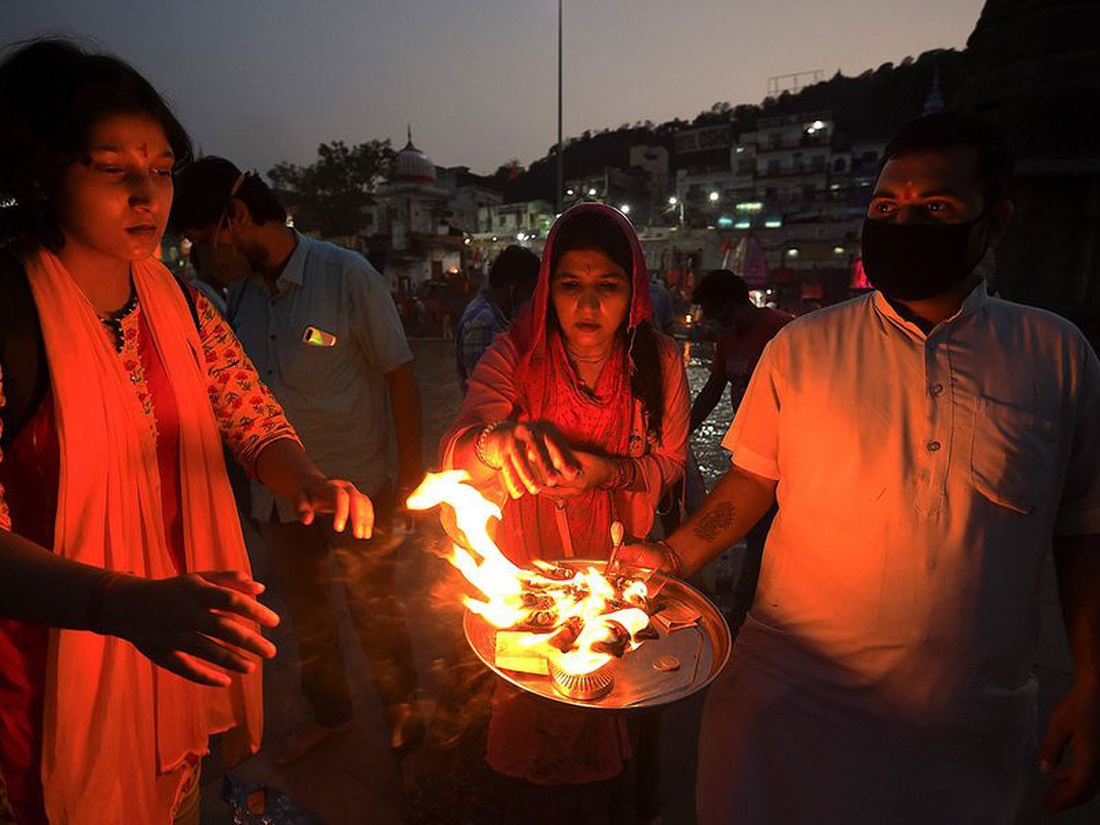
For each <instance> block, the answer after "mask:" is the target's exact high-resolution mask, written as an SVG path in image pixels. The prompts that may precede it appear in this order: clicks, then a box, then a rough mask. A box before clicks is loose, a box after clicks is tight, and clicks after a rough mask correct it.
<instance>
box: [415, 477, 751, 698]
mask: <svg viewBox="0 0 1100 825" xmlns="http://www.w3.org/2000/svg"><path fill="white" fill-rule="evenodd" d="M441 504H442V505H447V506H450V507H452V508H453V509H454V513H455V518H456V522H457V526H458V527H459V529H460V530H461V531H462V533H463V534H464V536H465V538H466V543H467V545H468V546H462V545H460V544H457V543H456V544H454V545H453V546H452V550H451V553H450V555H449V556H448V561H450V563H451V564H452V565H454V566H455V567H456V568H457V569H458V570H459V571H460V572H461V573H462V574H463V576H465V578H466V579H467V580H468V581H469V582H470V583H471V584H472V585H473V586H474V587H475V588H476V589H477V590H478V591H479V593H480V595H481V596H482V598H474V597H471V596H467V597H464V598H463V603H464V605H465V607H466V615H465V617H464V629H465V632H466V638H467V641H468V642H469V643H470V645H471V647H472V648H473V650H474V652H475V653H476V654H477V655H478V657H479V658H480V659H481V660H482V661H483V662H484V663H485V664H486V665H487V666H488V667H490V668H491V669H492V670H494V671H495V672H496V673H497V674H498V675H499V676H501V677H502V678H504V679H506V680H508V681H509V682H511V683H513V684H515V685H517V686H518V687H520V688H522V689H524V690H527V691H529V692H531V693H535V694H538V695H541V696H544V697H546V698H549V699H553V700H555V701H560V702H566V703H568V704H578V705H585V706H592V707H604V708H625V707H653V706H656V705H661V704H666V703H668V702H671V701H675V700H677V699H681V698H684V697H685V696H688V695H690V694H691V693H694V692H695V691H696V690H698V689H700V688H701V687H703V686H704V685H706V684H707V683H709V682H710V680H711V679H713V678H714V676H716V675H717V673H718V671H719V670H721V668H722V666H723V665H724V664H725V661H726V659H727V658H728V655H729V649H730V639H729V629H728V627H727V626H726V624H725V621H724V620H723V619H722V617H721V615H720V614H719V613H718V611H717V610H716V609H715V608H714V606H713V605H712V604H711V603H710V602H709V601H708V600H707V599H706V598H705V597H704V596H703V595H702V594H700V593H698V591H696V590H694V589H693V588H691V587H690V586H689V585H687V584H685V583H683V582H680V581H678V580H676V579H673V578H670V577H667V576H665V575H664V574H661V573H655V572H653V571H630V572H629V573H618V574H616V573H608V572H607V571H606V570H605V562H603V561H587V560H583V559H562V560H559V561H557V562H553V563H551V562H535V564H534V566H533V568H531V569H527V568H521V567H518V566H516V565H515V564H513V563H512V562H511V561H509V560H508V559H507V558H506V557H505V556H504V555H503V554H502V553H501V551H500V549H499V548H498V547H497V545H496V543H495V542H494V541H493V540H492V538H491V536H490V534H489V528H490V525H491V523H492V520H493V519H498V520H499V519H500V517H501V512H500V509H499V508H498V507H497V506H496V505H495V504H493V503H492V502H490V501H488V500H487V499H485V498H484V497H483V496H482V495H481V493H480V492H479V491H478V490H477V488H475V487H474V486H473V485H472V484H471V483H470V479H469V476H468V474H467V473H465V472H464V471H450V472H444V473H438V474H429V475H428V477H427V478H426V479H425V480H424V483H423V484H421V485H420V487H419V488H417V490H416V491H415V492H414V493H413V494H412V495H410V496H409V500H408V506H409V508H410V509H412V510H427V509H430V508H432V507H436V506H438V505H441ZM612 532H613V535H612V536H610V537H609V539H610V540H612V541H613V542H614V543H615V544H618V543H619V542H621V541H622V527H621V525H618V524H617V523H616V525H615V526H614V527H613V530H612Z"/></svg>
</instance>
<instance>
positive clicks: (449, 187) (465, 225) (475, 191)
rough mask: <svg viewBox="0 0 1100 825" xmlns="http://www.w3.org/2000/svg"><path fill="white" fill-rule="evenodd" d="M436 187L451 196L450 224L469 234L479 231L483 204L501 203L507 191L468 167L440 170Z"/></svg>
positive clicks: (495, 204) (496, 204)
mask: <svg viewBox="0 0 1100 825" xmlns="http://www.w3.org/2000/svg"><path fill="white" fill-rule="evenodd" d="M436 171H437V176H436V182H435V183H436V186H437V187H439V188H440V189H442V190H443V191H445V192H447V193H448V195H449V196H450V212H451V214H450V225H451V228H452V229H459V230H461V231H462V232H463V233H465V234H467V235H472V234H474V233H476V232H477V231H478V215H479V213H480V210H481V209H482V208H483V207H489V206H499V205H500V204H501V203H502V202H503V200H504V193H503V192H501V190H500V189H499V188H498V187H496V186H494V185H493V184H492V183H491V179H490V178H487V177H485V176H483V175H477V174H475V173H473V172H471V171H470V169H469V167H467V166H452V167H449V168H446V169H437V170H436Z"/></svg>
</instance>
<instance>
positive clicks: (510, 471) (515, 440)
mask: <svg viewBox="0 0 1100 825" xmlns="http://www.w3.org/2000/svg"><path fill="white" fill-rule="evenodd" d="M486 442H487V443H486V445H485V452H486V457H487V458H488V459H489V462H490V464H492V465H493V466H499V467H500V470H499V471H498V472H499V473H500V475H501V478H502V479H503V481H504V486H505V489H507V491H508V494H509V495H510V496H511V497H512V498H520V497H521V496H523V495H524V494H525V493H530V494H532V495H537V494H538V493H541V492H543V490H544V489H547V488H553V487H556V486H558V485H560V484H569V483H571V482H573V481H574V480H575V479H576V477H577V476H578V475H579V474H580V472H581V469H582V467H581V462H580V460H579V459H578V458H577V456H576V454H575V453H574V452H573V449H572V447H570V446H569V442H568V441H566V440H565V436H563V435H562V434H561V433H559V432H558V431H557V429H556V428H555V427H554V425H553V424H550V423H548V422H546V421H524V422H522V423H518V424H513V423H507V424H504V425H501V426H498V427H496V429H494V430H493V431H492V433H491V434H490V435H489V437H488V438H486Z"/></svg>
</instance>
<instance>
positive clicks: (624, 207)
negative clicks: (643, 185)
mask: <svg viewBox="0 0 1100 825" xmlns="http://www.w3.org/2000/svg"><path fill="white" fill-rule="evenodd" d="M619 211H620V212H622V213H623V214H624V215H629V214H630V204H629V203H624V204H623V205H622V206H620V207H619Z"/></svg>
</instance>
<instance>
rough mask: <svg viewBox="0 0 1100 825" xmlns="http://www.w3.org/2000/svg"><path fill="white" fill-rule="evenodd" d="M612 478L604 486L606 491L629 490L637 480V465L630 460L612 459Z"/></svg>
mask: <svg viewBox="0 0 1100 825" xmlns="http://www.w3.org/2000/svg"><path fill="white" fill-rule="evenodd" d="M611 463H612V466H614V468H615V474H614V477H613V478H612V479H611V480H610V481H608V482H607V484H605V485H604V489H607V490H629V489H631V488H632V487H633V486H634V482H635V481H637V480H638V464H637V462H635V461H634V460H633V459H630V458H612V459H611Z"/></svg>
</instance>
